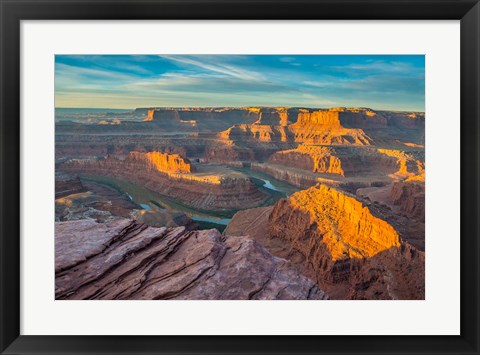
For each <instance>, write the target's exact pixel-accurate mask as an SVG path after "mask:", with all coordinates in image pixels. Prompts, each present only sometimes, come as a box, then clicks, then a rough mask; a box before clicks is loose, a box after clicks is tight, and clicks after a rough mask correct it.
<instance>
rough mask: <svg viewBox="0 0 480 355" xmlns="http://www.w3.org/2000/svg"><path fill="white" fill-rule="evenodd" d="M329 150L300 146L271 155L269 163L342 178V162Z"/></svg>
mask: <svg viewBox="0 0 480 355" xmlns="http://www.w3.org/2000/svg"><path fill="white" fill-rule="evenodd" d="M334 153H335V152H334V151H333V150H332V149H331V148H327V147H323V146H318V145H306V144H301V145H299V146H298V147H297V148H295V149H290V150H283V151H279V152H277V153H275V154H273V155H272V156H271V157H270V159H269V161H270V162H271V163H275V164H283V165H287V166H293V167H298V168H301V169H306V170H310V171H312V172H314V173H329V174H338V175H342V176H344V173H345V172H344V171H343V169H342V162H341V161H340V159H339V158H338V157H337V156H335V155H334Z"/></svg>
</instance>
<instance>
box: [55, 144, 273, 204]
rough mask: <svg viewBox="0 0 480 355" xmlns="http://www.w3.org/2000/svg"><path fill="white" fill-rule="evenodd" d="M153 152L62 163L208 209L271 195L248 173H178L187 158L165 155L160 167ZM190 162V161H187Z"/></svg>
mask: <svg viewBox="0 0 480 355" xmlns="http://www.w3.org/2000/svg"><path fill="white" fill-rule="evenodd" d="M149 154H150V153H138V152H132V153H130V154H129V155H128V156H127V157H126V158H125V159H120V158H117V157H110V156H109V157H107V158H105V159H100V160H92V159H88V160H80V159H72V160H69V161H66V162H64V163H62V164H60V166H59V169H62V170H64V171H69V172H76V173H82V174H89V175H102V176H112V177H117V178H121V179H125V180H129V181H132V182H134V183H138V184H141V185H143V186H144V187H146V188H148V189H150V190H152V191H155V192H157V193H158V194H160V195H163V196H165V197H168V198H171V199H173V200H176V201H179V202H181V203H184V204H186V205H188V206H190V207H194V208H197V209H201V210H208V211H224V210H228V211H229V210H238V209H244V208H251V207H255V206H258V205H261V204H262V203H263V202H264V201H265V200H266V199H267V198H268V196H266V195H265V194H263V193H262V192H261V191H259V190H258V188H257V186H256V185H255V184H254V183H253V182H252V181H251V180H250V179H249V178H248V177H246V176H245V175H243V174H240V173H233V172H228V171H227V172H219V173H215V172H212V173H178V172H177V170H178V169H183V170H185V169H187V170H188V169H192V168H191V167H190V168H188V165H189V164H186V163H185V161H186V160H178V159H179V158H178V157H175V159H173V158H172V159H163V158H162V161H161V162H162V164H163V163H164V162H170V163H172V164H173V165H172V171H168V170H169V169H170V168H169V167H168V166H164V165H162V164H160V165H161V168H162V169H163V170H164V171H160V170H158V169H157V168H156V166H155V165H152V163H151V161H150V160H149V158H148V156H149ZM185 164H186V165H185Z"/></svg>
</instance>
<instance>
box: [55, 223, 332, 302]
mask: <svg viewBox="0 0 480 355" xmlns="http://www.w3.org/2000/svg"><path fill="white" fill-rule="evenodd" d="M55 255H56V258H55V296H56V299H84V300H86V299H103V300H127V299H128V300H131V299H142V300H166V299H177V300H179V299H188V300H211V299H215V300H223V299H233V300H249V299H256V300H261V299H290V300H294V299H303V300H306V299H326V298H327V296H326V295H325V293H324V292H322V291H321V290H320V289H319V288H318V286H317V285H316V284H315V283H314V282H313V281H311V280H310V279H308V278H306V277H304V276H302V275H300V274H299V273H298V272H297V271H295V270H294V269H293V268H292V267H291V266H290V264H289V263H288V262H287V261H286V260H284V259H280V258H277V257H274V256H272V255H271V254H270V253H269V252H268V251H267V250H266V249H265V248H263V247H262V246H261V245H260V244H259V243H257V242H255V241H254V240H251V239H249V238H247V237H231V238H225V237H222V236H221V235H220V233H219V232H218V231H217V230H214V229H211V230H203V231H192V232H186V231H185V229H184V228H183V227H179V228H154V227H147V226H145V225H142V224H137V223H135V222H132V221H129V220H125V219H123V220H116V221H112V222H109V223H103V224H100V223H95V222H93V221H91V220H83V221H73V222H58V223H56V225H55Z"/></svg>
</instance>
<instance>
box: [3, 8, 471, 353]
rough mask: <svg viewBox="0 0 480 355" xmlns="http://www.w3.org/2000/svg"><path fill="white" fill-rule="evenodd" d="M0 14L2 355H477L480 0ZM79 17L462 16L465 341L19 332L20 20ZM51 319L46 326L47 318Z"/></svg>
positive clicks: (13, 11)
mask: <svg viewBox="0 0 480 355" xmlns="http://www.w3.org/2000/svg"><path fill="white" fill-rule="evenodd" d="M0 11H1V41H0V53H1V102H0V106H1V107H0V108H1V111H0V112H1V120H0V132H1V138H0V141H1V145H0V156H1V172H0V179H1V180H0V196H1V200H2V202H1V203H2V204H1V214H0V228H1V238H0V242H1V244H0V251H1V270H0V288H1V302H0V307H1V308H0V315H1V316H0V317H1V323H0V326H1V330H0V350H1V352H2V354H40V353H41V354H54V353H55V354H107V353H108V354H110V353H112V354H113V353H115V354H147V353H148V354H154V353H158V354H187V353H188V354H190V353H192V354H194V353H199V354H200V353H202V354H227V353H228V354H307V353H308V354H317V353H318V354H359V353H365V354H368V353H369V354H380V353H385V354H388V353H397V354H399V353H402V354H403V353H412V354H413V353H416V354H426V353H434V354H440V353H441V354H478V353H479V348H480V347H479V339H480V337H479V329H480V327H479V308H480V307H479V284H480V282H479V280H480V279H479V256H480V252H479V243H478V239H479V226H480V223H479V221H480V219H479V215H478V212H479V211H478V201H479V181H480V176H479V164H478V158H479V137H480V130H479V127H480V126H479V117H480V115H479V106H480V105H479V99H480V92H479V86H480V76H479V75H480V71H479V65H480V5H479V3H478V0H418V1H415V0H357V1H355V0H327V1H322V0H311V1H307V0H300V1H294V0H276V1H268V0H259V1H253V0H252V1H250V0H234V1H220V0H198V1H194V0H177V1H173V0H141V1H134V0H123V1H117V2H115V1H108V0H99V1H88V0H75V1H65V0H64V1H58V0H37V1H33V0H27V1H24V0H0ZM80 19H82V20H83V19H89V20H119V19H122V20H127V19H132V20H148V19H211V20H215V19H223V20H238V19H251V20H254V19H266V20H278V19H292V20H293V19H297V20H308V19H328V20H331V19H338V20H342V19H349V20H352V19H355V20H357V19H358V20H378V19H382V20H398V19H402V20H403V19H410V20H418V19H421V20H448V19H455V20H460V21H461V335H459V336H209V337H206V336H24V335H20V232H21V230H20V207H21V206H20V151H21V147H20V145H21V141H20V22H21V21H22V20H80ZM446 208H447V207H446ZM447 223H448V222H447ZM446 262H447V261H446ZM445 287H446V292H448V280H445ZM445 307H448V305H445ZM439 311H440V312H441V310H439ZM45 321H47V322H48V320H45ZM319 321H321V320H319Z"/></svg>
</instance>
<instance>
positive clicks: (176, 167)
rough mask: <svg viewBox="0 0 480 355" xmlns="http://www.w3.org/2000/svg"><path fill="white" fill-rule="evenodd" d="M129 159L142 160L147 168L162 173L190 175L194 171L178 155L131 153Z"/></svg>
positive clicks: (187, 162) (192, 167)
mask: <svg viewBox="0 0 480 355" xmlns="http://www.w3.org/2000/svg"><path fill="white" fill-rule="evenodd" d="M129 158H131V159H137V160H144V161H145V163H146V164H147V165H148V166H149V167H151V168H153V169H155V170H157V171H159V172H162V173H191V172H193V171H194V170H195V168H194V166H193V165H192V164H191V163H190V161H189V160H188V159H185V158H182V157H181V156H180V155H178V154H168V153H160V152H148V153H139V152H131V153H130V157H129Z"/></svg>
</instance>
